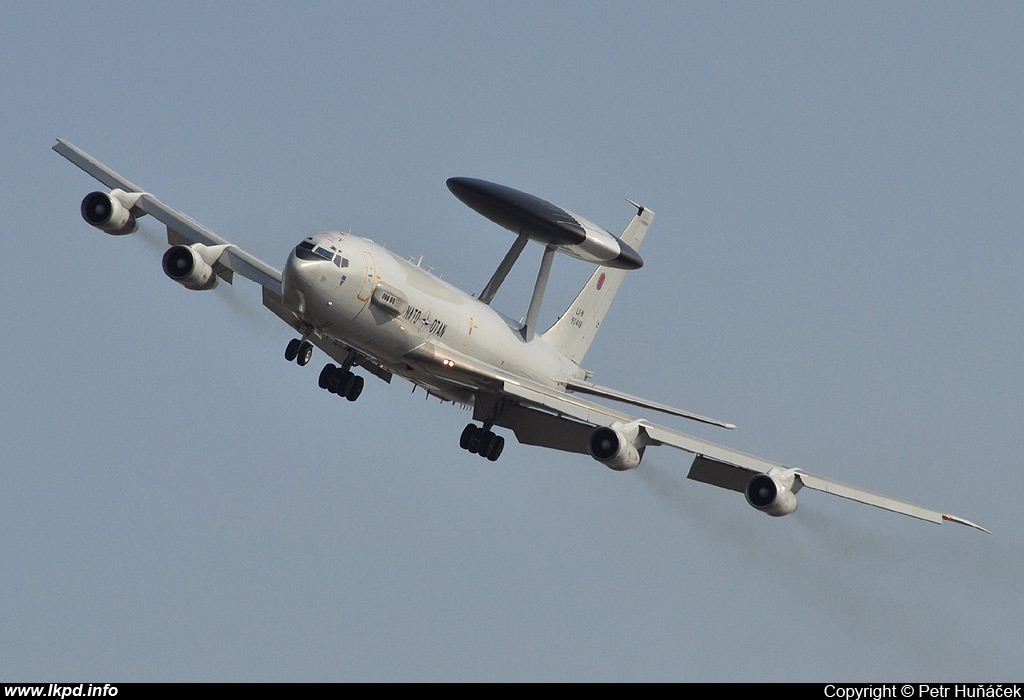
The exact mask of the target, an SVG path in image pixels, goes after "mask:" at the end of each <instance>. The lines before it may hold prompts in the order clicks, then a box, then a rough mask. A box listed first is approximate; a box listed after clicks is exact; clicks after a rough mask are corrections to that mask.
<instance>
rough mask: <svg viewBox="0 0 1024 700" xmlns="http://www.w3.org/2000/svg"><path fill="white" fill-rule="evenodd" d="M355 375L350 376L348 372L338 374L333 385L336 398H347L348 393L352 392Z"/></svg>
mask: <svg viewBox="0 0 1024 700" xmlns="http://www.w3.org/2000/svg"><path fill="white" fill-rule="evenodd" d="M355 380H356V375H354V374H352V373H351V372H349V371H348V370H345V371H339V372H338V380H337V381H336V382H335V384H334V393H335V394H337V395H338V396H348V392H349V391H351V390H352V383H353V382H355Z"/></svg>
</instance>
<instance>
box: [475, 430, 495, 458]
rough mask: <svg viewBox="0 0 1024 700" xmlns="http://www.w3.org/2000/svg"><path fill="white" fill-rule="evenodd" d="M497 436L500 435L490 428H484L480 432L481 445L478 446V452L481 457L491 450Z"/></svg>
mask: <svg viewBox="0 0 1024 700" xmlns="http://www.w3.org/2000/svg"><path fill="white" fill-rule="evenodd" d="M497 437H498V436H497V435H495V434H494V433H492V432H491V431H490V430H482V431H481V433H480V445H479V446H477V449H476V453H477V454H478V455H480V456H481V457H486V456H487V454H488V453H489V452H490V451H491V445H493V444H494V441H495V440H496V439H497Z"/></svg>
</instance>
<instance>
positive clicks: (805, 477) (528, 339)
mask: <svg viewBox="0 0 1024 700" xmlns="http://www.w3.org/2000/svg"><path fill="white" fill-rule="evenodd" d="M53 150H54V151H56V152H57V153H58V154H60V155H61V156H63V157H64V158H66V159H67V160H69V161H70V162H71V163H72V164H74V165H76V166H77V167H79V168H80V169H81V170H83V171H85V172H86V173H87V174H89V175H91V176H92V177H93V178H95V179H96V180H98V181H99V182H100V183H102V184H103V185H104V186H105V187H107V188H109V190H108V191H95V192H91V193H89V194H87V195H86V196H85V198H84V199H83V200H82V203H81V215H82V217H83V219H85V221H86V222H87V223H88V224H90V225H92V226H93V227H95V228H98V229H100V230H101V231H104V232H106V233H108V234H110V235H114V236H121V235H127V234H131V233H134V232H135V231H136V230H137V229H138V219H139V218H140V217H142V216H146V215H149V216H152V217H153V218H154V219H156V220H157V221H159V222H160V223H161V224H163V225H164V226H165V227H166V229H167V242H168V245H169V246H170V247H169V248H168V249H167V251H166V252H165V253H164V255H163V259H162V267H163V271H164V273H165V274H166V275H167V276H168V277H170V278H171V279H172V280H174V281H175V282H177V283H178V284H180V285H182V286H184V287H185V288H187V289H190V290H196V291H204V290H211V289H213V288H215V287H216V286H217V284H218V282H219V281H220V280H223V281H224V282H226V283H229V284H230V283H232V282H233V278H234V275H236V274H238V275H241V276H242V277H245V278H247V279H249V280H251V281H253V282H255V283H256V284H258V285H260V286H261V287H262V298H263V305H264V306H265V307H266V308H267V309H269V310H270V311H271V312H273V313H274V314H275V315H276V316H278V317H279V318H280V319H281V320H282V321H284V322H285V323H286V324H288V325H289V326H290V327H291V328H292V329H294V331H295V333H296V336H297V337H294V338H292V339H291V341H290V342H289V343H288V344H287V347H286V348H285V352H284V355H285V359H286V360H287V361H289V362H295V363H297V364H298V365H299V366H305V365H307V364H309V363H310V361H311V360H312V358H313V354H314V349H315V348H318V349H319V350H321V351H322V352H323V353H324V354H325V355H326V356H327V357H328V358H329V360H331V361H329V362H327V363H326V364H325V365H324V367H323V369H322V370H321V371H320V374H319V377H318V385H319V387H320V388H321V389H324V390H326V391H328V392H330V393H332V394H335V395H337V396H339V397H342V398H344V399H346V400H348V401H355V400H357V399H358V398H359V396H360V394H361V393H362V391H363V388H364V384H365V379H364V373H365V375H366V376H373V377H377V378H378V379H381V380H383V381H384V382H387V383H390V382H391V381H392V379H393V378H394V377H395V376H398V377H401V378H403V379H405V380H407V381H409V382H411V383H412V384H413V385H415V386H414V388H415V387H416V386H418V387H422V388H423V389H425V390H426V391H427V392H428V394H429V395H432V396H435V397H437V398H439V399H441V400H442V401H445V402H451V403H453V404H459V405H463V406H467V407H469V408H471V409H472V418H473V421H472V422H470V423H469V424H467V425H466V427H465V428H464V429H463V431H462V434H461V436H460V438H459V446H460V447H461V448H462V449H464V450H466V451H468V452H470V453H473V454H476V455H479V456H481V457H483V458H485V459H487V460H490V461H495V460H497V459H498V457H499V456H500V455H501V453H502V451H503V449H504V447H505V438H504V436H502V435H500V434H498V433H496V432H495V431H494V429H495V428H505V429H507V430H511V432H512V434H513V435H514V436H515V438H516V440H517V441H518V442H520V443H522V444H525V445H533V446H539V447H545V448H551V449H555V450H562V451H567V452H574V453H579V454H584V455H588V456H590V457H591V458H593V459H595V460H597V461H598V462H600V463H602V464H604V465H605V466H607V467H609V468H611V469H613V470H616V471H627V470H631V469H635V468H637V467H638V466H640V463H641V460H642V459H643V456H644V453H645V451H646V450H647V448H649V447H656V446H662V445H667V446H669V447H674V448H677V449H679V450H682V451H684V452H687V453H690V454H692V455H694V459H693V462H692V463H691V465H690V470H689V473H688V475H687V476H688V478H689V479H692V480H694V481H698V482H703V483H706V484H710V485H713V486H718V487H720V488H724V489H728V490H731V491H736V492H739V493H742V494H744V496H745V498H746V501H747V503H748V504H749V505H750V506H752V507H753V508H755V509H757V510H759V511H761V512H763V513H765V514H767V515H770V516H775V517H781V516H785V515H789V514H791V513H793V512H794V511H795V510H796V508H797V499H796V494H797V493H798V492H799V491H800V490H801V489H802V488H804V487H806V488H808V489H811V490H814V491H822V492H825V493H830V494H833V495H835V496H840V497H842V498H846V499H849V500H853V501H857V502H860V503H864V504H867V505H871V506H875V507H878V508H881V509H884V510H888V511H892V512H895V513H901V514H903V515H908V516H911V517H914V518H919V519H921V520H925V521H928V522H932V523H937V524H941V523H943V522H953V523H959V524H961V525H966V526H968V527H971V528H975V529H978V530H981V531H983V532H986V533H987V532H989V530H987V529H986V528H984V527H982V526H980V525H977V524H975V523H973V522H971V521H970V520H966V519H964V518H961V517H958V516H955V515H951V514H948V513H943V512H941V511H938V510H935V509H932V508H926V507H923V506H918V505H914V504H913V503H909V502H907V501H904V500H901V499H898V498H892V497H889V496H885V495H882V494H879V493H875V492H873V491H868V490H866V489H862V488H859V487H856V486H851V485H848V484H844V483H841V482H838V481H834V480H832V479H828V478H826V477H822V476H818V475H815V474H811V473H809V472H807V471H804V470H803V469H800V468H795V467H789V466H786V465H784V464H780V463H777V462H773V461H769V460H766V459H762V458H760V457H755V456H753V455H749V454H745V453H743V452H740V451H737V450H734V449H732V448H729V447H725V446H722V445H719V444H716V443H713V442H709V441H707V440H704V439H702V438H698V437H694V436H691V435H687V434H685V433H682V432H679V431H677V430H674V429H671V428H667V427H663V426H661V425H658V424H656V423H653V422H651V421H649V420H648V419H647V418H644V417H635V416H633V415H630V414H628V413H625V412H622V411H620V410H618V409H616V408H611V407H609V406H608V405H605V404H604V403H598V402H597V401H595V400H593V399H602V400H605V401H610V402H616V403H620V404H627V405H630V406H633V407H637V408H640V409H643V410H644V411H654V412H659V413H664V414H667V415H671V416H674V417H677V418H683V419H688V420H693V421H697V422H700V423H704V424H709V425H712V426H717V427H720V428H724V429H732V428H734V427H735V426H734V425H733V424H731V423H728V422H725V421H721V420H716V419H714V418H708V417H706V416H702V415H699V414H696V413H692V412H690V411H684V410H681V409H678V408H673V407H671V406H668V405H665V404H662V403H658V402H655V401H650V400H647V399H643V398H640V397H637V396H633V395H631V394H627V393H624V392H621V391H617V390H615V389H611V388H608V387H604V386H601V385H598V384H594V383H593V382H591V381H590V380H591V378H592V376H593V373H592V372H591V371H590V370H587V369H584V368H583V367H582V365H581V362H582V361H583V358H584V356H585V355H586V353H587V351H588V349H589V348H590V346H591V343H592V342H593V341H594V338H595V335H596V333H597V330H598V328H599V327H600V325H601V321H602V320H603V319H604V317H605V315H606V314H607V312H608V310H609V307H610V305H611V302H612V300H613V299H614V297H615V295H616V292H617V291H618V290H619V287H620V285H621V284H622V281H623V279H624V278H625V276H626V273H627V272H629V271H632V270H636V269H639V268H641V267H642V266H643V264H644V262H643V259H642V258H641V257H640V254H639V252H638V251H639V248H640V245H641V243H642V242H643V239H644V236H645V234H646V233H647V230H648V228H649V227H650V225H651V222H652V221H653V220H654V212H653V211H652V210H651V209H649V208H647V207H645V206H642V205H639V204H637V203H636V202H633V201H632V200H626V201H627V202H629V204H630V205H631V206H632V207H633V208H634V209H635V213H634V215H633V217H632V219H631V220H630V222H629V224H628V225H627V226H626V228H625V229H624V231H623V232H622V233H621V234H620V235H618V236H616V235H614V234H612V233H610V232H609V231H607V230H605V229H603V228H601V227H600V226H598V225H597V224H595V223H593V222H591V221H588V220H587V219H585V218H583V217H581V216H578V215H576V214H573V213H572V212H570V211H568V210H566V209H563V208H562V207H559V206H556V205H554V204H551V203H550V202H547V201H546V200H543V199H541V198H539V197H535V196H533V195H531V194H527V193H525V192H521V191H519V190H516V189H513V188H511V187H507V186H504V185H499V184H496V183H493V182H488V181H486V180H480V179H476V178H469V177H453V178H451V179H449V180H448V181H447V185H448V189H449V190H451V192H452V193H453V194H454V195H455V196H456V197H457V198H458V199H459V200H461V201H462V202H463V203H465V204H466V205H468V206H469V207H471V208H472V209H474V210H475V211H477V212H478V213H480V214H482V215H483V216H485V217H487V218H488V219H490V220H491V221H493V222H495V223H497V224H498V225H500V226H501V227H503V228H505V229H508V230H509V231H511V232H513V233H514V234H516V238H515V240H514V242H513V243H512V246H511V248H509V250H508V252H507V253H506V255H505V256H504V258H503V259H502V260H501V262H500V263H499V265H498V267H497V269H495V271H494V274H493V275H492V276H491V278H490V280H489V281H488V282H487V284H486V286H485V287H484V288H483V290H482V291H481V292H480V293H479V294H469V293H467V292H465V291H462V290H460V289H457V288H456V287H454V286H453V285H450V284H449V283H447V282H445V281H444V280H442V279H440V278H439V277H437V276H435V275H433V274H431V273H430V272H429V271H427V270H424V269H422V268H421V267H420V266H419V264H416V263H413V262H411V260H406V259H404V258H402V257H400V256H398V255H395V254H394V253H392V252H390V251H388V250H387V249H386V248H384V247H383V246H381V245H378V244H377V243H374V242H373V241H371V240H369V239H366V238H361V237H359V236H355V235H353V234H352V233H351V232H339V231H328V232H323V233H317V234H315V235H312V236H309V237H307V238H305V239H304V240H302V241H300V242H299V243H298V244H297V245H296V246H295V247H294V248H293V249H292V250H291V251H290V252H289V253H288V257H287V259H286V261H285V263H284V267H283V268H281V269H277V268H275V267H273V266H271V265H268V264H267V263H265V262H263V261H261V260H259V259H258V258H256V257H255V256H253V255H252V254H250V253H248V252H246V251H245V250H243V249H242V248H240V247H238V246H237V245H235V244H233V243H230V242H228V241H227V240H224V239H223V238H221V237H220V236H218V235H217V234H215V233H214V232H213V231H210V230H209V229H207V228H206V227H204V226H203V225H201V224H200V223H198V222H196V221H195V220H193V219H192V218H190V217H189V216H186V215H185V214H183V213H181V212H179V211H177V210H175V209H173V208H171V207H169V206H167V205H166V204H164V203H163V202H162V201H160V200H159V199H157V198H156V197H155V196H153V195H152V194H150V193H149V192H146V191H145V190H143V189H142V188H140V187H138V186H136V185H135V184H133V183H132V182H130V181H128V180H127V179H125V178H124V177H122V176H121V175H119V174H117V173H116V172H114V171H113V170H111V169H110V168H109V167H107V166H106V165H103V164H102V163H100V162H99V161H97V160H96V159H94V158H93V157H92V156H90V155H88V154H87V153H85V152H84V151H82V150H80V149H79V148H77V147H76V146H74V145H72V144H71V143H69V142H67V141H65V140H63V139H58V140H57V144H56V145H55V146H53ZM530 241H534V242H536V243H539V244H540V245H542V246H543V248H544V252H543V256H542V259H541V265H540V270H539V271H538V273H537V278H536V282H535V285H534V291H533V295H532V297H531V299H530V303H529V307H528V310H527V313H526V316H525V320H523V321H521V322H517V321H514V320H512V319H509V318H506V317H505V316H504V315H502V314H501V313H499V312H498V311H496V310H495V309H494V308H492V306H491V301H492V300H493V299H494V296H495V294H496V293H497V292H498V290H499V288H500V287H501V285H502V283H503V282H504V280H505V278H506V276H507V275H508V273H509V271H510V270H511V269H512V268H513V266H514V265H515V263H516V262H517V260H518V259H519V256H520V254H521V253H522V252H523V250H524V249H525V248H526V246H527V244H528V243H529V242H530ZM556 253H562V254H565V255H569V256H572V257H575V258H577V259H580V260H584V261H586V262H589V263H592V264H593V265H595V266H596V269H595V270H594V272H593V274H592V275H591V276H590V278H589V279H588V280H587V283H586V284H585V285H584V287H583V288H582V289H581V290H580V291H579V294H578V295H577V296H576V298H575V299H574V300H573V302H572V303H571V304H570V305H569V307H568V308H567V309H566V310H565V312H564V313H563V314H562V315H561V316H559V318H558V320H556V321H555V323H554V324H553V325H551V326H550V327H549V328H546V329H541V328H540V326H539V325H538V321H539V315H540V308H541V303H542V301H543V298H544V294H545V290H546V287H547V284H548V280H549V278H550V273H551V267H552V263H553V260H554V257H555V254H556ZM335 363H336V364H335ZM353 370H360V371H361V372H360V373H359V374H357V373H356V372H355V371H353Z"/></svg>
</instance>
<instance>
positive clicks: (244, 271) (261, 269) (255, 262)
mask: <svg viewBox="0 0 1024 700" xmlns="http://www.w3.org/2000/svg"><path fill="white" fill-rule="evenodd" d="M53 150H54V151H56V152H57V153H59V154H60V155H62V156H64V157H65V158H67V159H68V160H69V161H71V162H72V163H73V164H74V165H76V166H78V167H79V168H81V169H82V170H84V171H85V172H87V173H88V174H89V175H92V176H93V177H94V178H96V179H97V180H99V181H100V182H101V183H103V184H104V185H106V186H107V187H109V188H111V189H114V188H117V189H121V190H123V191H124V192H126V193H128V194H139V195H141V196H139V198H138V200H137V202H136V204H135V207H134V208H137V209H138V211H139V213H140V214H149V215H150V216H152V217H153V218H154V219H156V220H157V221H159V222H160V223H162V224H164V225H165V226H166V227H167V242H168V243H170V244H171V245H191V244H193V243H201V244H203V245H206V246H219V245H226V246H228V247H227V248H226V249H225V250H224V252H223V253H222V254H221V255H220V257H219V258H218V259H217V265H216V268H215V269H216V270H217V274H218V275H220V277H221V278H222V279H224V280H225V281H226V282H228V283H230V282H231V278H232V273H235V272H237V273H238V274H240V275H242V276H243V277H245V278H247V279H250V280H252V281H253V282H256V284H259V285H260V286H262V287H263V288H264V289H268V290H270V291H271V292H274V293H276V294H277V295H278V297H280V295H281V271H280V270H277V269H275V268H274V267H272V266H270V265H268V264H267V263H265V262H263V261H262V260H260V259H259V258H257V257H256V256H255V255H252V254H251V253H247V252H246V251H244V250H242V249H241V248H239V247H238V246H236V245H233V244H231V243H229V242H228V241H226V240H224V239H223V238H221V237H220V236H218V235H217V234H215V233H214V232H213V231H211V230H210V229H208V228H206V227H205V226H203V225H202V224H200V223H198V222H196V221H195V220H193V219H192V218H190V217H188V216H186V215H185V214H182V213H181V212H179V211H176V210H175V209H172V208H171V207H169V206H167V205H166V204H164V203H163V202H161V201H160V200H159V199H157V198H156V197H154V196H153V195H151V194H149V193H148V192H145V191H144V190H143V189H142V188H141V187H139V186H138V185H135V184H134V183H132V182H131V181H129V180H127V179H126V178H124V177H122V176H121V175H119V174H118V173H116V172H114V171H113V170H111V169H110V168H108V167H107V166H106V165H104V164H103V163H100V162H99V161H98V160H96V159H95V158H93V157H92V156H90V155H89V154H88V153H86V152H85V151H82V150H81V149H79V148H78V147H77V146H74V145H72V144H70V143H68V142H67V141H65V140H63V139H57V145H55V146H54V147H53Z"/></svg>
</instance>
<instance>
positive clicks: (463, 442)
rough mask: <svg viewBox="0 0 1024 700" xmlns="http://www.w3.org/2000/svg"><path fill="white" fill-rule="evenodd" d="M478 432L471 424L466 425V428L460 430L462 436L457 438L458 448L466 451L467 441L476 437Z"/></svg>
mask: <svg viewBox="0 0 1024 700" xmlns="http://www.w3.org/2000/svg"><path fill="white" fill-rule="evenodd" d="M478 430H480V428H478V427H476V426H475V425H473V424H472V423H469V424H467V425H466V427H465V428H463V429H462V435H461V436H460V437H459V447H461V448H462V449H464V450H468V449H469V441H470V440H472V439H473V436H474V435H476V433H477V431H478Z"/></svg>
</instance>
